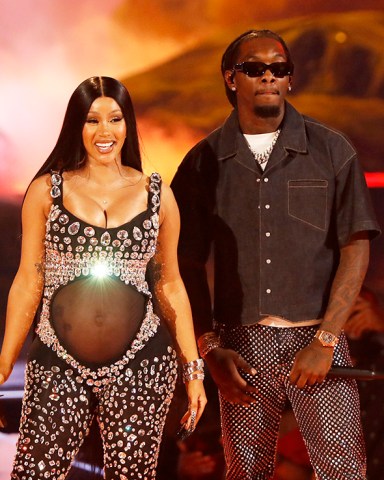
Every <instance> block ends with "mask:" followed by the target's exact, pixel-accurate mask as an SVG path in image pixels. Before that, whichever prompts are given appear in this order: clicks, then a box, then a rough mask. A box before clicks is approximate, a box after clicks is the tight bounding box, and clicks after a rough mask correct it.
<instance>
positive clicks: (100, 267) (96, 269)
mask: <svg viewBox="0 0 384 480" xmlns="http://www.w3.org/2000/svg"><path fill="white" fill-rule="evenodd" d="M91 274H92V275H93V276H94V277H96V278H105V277H107V276H108V266H107V264H106V263H103V262H99V263H96V264H95V265H94V266H93V267H92V270H91Z"/></svg>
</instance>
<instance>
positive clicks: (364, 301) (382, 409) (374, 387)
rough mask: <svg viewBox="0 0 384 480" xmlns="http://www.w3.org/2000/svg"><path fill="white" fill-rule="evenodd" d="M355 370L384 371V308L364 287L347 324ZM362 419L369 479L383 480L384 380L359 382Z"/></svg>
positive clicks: (346, 328) (346, 331)
mask: <svg viewBox="0 0 384 480" xmlns="http://www.w3.org/2000/svg"><path fill="white" fill-rule="evenodd" d="M345 333H346V335H347V338H348V343H349V346H350V351H351V356H352V361H353V364H354V365H355V367H356V368H363V369H369V370H375V371H380V372H383V371H384V308H383V307H382V305H381V303H380V302H379V300H378V298H377V297H376V295H375V294H374V293H373V292H372V291H371V290H369V289H368V288H366V287H363V288H362V290H361V292H360V295H359V296H358V297H357V300H356V303H355V305H354V307H353V309H352V312H351V315H350V317H349V319H348V321H347V323H346V324H345ZM358 387H359V393H360V404H361V417H362V423H363V432H364V437H365V445H366V451H367V478H368V480H382V478H383V472H384V441H383V439H384V393H383V392H384V385H383V381H381V380H379V381H359V382H358Z"/></svg>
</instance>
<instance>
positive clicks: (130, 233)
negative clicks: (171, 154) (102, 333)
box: [37, 173, 161, 389]
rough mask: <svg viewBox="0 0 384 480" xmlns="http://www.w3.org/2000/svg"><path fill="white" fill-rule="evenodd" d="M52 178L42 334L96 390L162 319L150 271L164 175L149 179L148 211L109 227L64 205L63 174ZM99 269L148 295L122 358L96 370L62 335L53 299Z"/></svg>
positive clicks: (46, 237) (144, 340)
mask: <svg viewBox="0 0 384 480" xmlns="http://www.w3.org/2000/svg"><path fill="white" fill-rule="evenodd" d="M51 183H52V189H51V196H52V197H53V204H52V207H51V209H50V212H49V216H48V220H47V223H46V236H45V247H46V256H45V288H44V293H43V303H42V311H41V315H40V321H39V324H38V327H37V334H38V336H39V338H40V339H41V341H42V342H43V343H44V344H45V345H47V346H48V347H50V348H51V349H52V350H54V351H55V352H56V353H57V355H58V356H59V357H61V358H62V359H63V360H65V361H66V362H67V363H68V364H69V365H71V366H72V367H74V368H76V370H78V372H79V374H80V376H81V377H82V378H83V379H85V380H86V382H87V384H88V385H94V386H95V387H96V389H97V387H100V386H102V385H104V384H105V383H108V382H109V380H110V378H111V377H113V376H114V375H116V373H118V372H119V370H122V369H123V368H124V366H125V365H126V364H127V363H128V362H129V360H131V359H132V358H134V356H135V353H136V352H137V351H138V350H140V349H141V348H142V347H143V346H144V344H145V343H146V341H147V340H148V339H149V337H151V336H153V335H154V334H155V332H156V330H157V327H158V324H159V319H158V317H157V316H156V315H155V314H154V312H153V306H152V301H151V298H152V294H151V292H150V291H149V289H148V284H147V281H146V270H147V265H148V262H149V260H150V259H151V258H152V257H153V255H154V253H155V250H156V242H157V236H158V230H159V213H158V210H159V206H160V186H161V178H160V176H159V175H158V174H156V173H154V174H152V175H151V177H150V179H149V194H148V206H147V209H146V210H145V211H143V212H141V213H140V214H138V215H137V216H136V217H134V218H133V219H132V220H131V221H129V222H127V223H125V224H123V225H122V226H120V227H116V228H108V229H106V228H102V227H97V226H92V225H89V224H87V223H86V222H84V221H82V220H80V219H79V218H77V217H75V216H74V215H73V214H72V213H71V212H69V211H68V210H67V209H66V208H65V207H64V205H63V200H62V184H63V179H62V177H61V175H59V174H58V173H53V174H52V175H51ZM100 268H102V271H103V272H104V274H105V275H106V276H107V277H109V278H111V279H114V280H118V281H120V282H123V283H124V284H125V285H128V286H130V287H133V288H134V289H135V290H136V291H137V292H139V293H140V294H142V295H144V297H145V298H146V302H145V303H146V305H145V315H144V319H143V320H142V322H141V325H140V327H139V329H138V331H137V333H136V335H135V338H134V339H133V341H132V342H131V343H130V345H129V348H127V350H126V351H125V353H124V354H123V355H122V356H121V357H120V358H119V359H118V360H117V361H115V362H113V363H110V364H107V365H102V366H98V368H96V369H93V368H90V367H89V366H87V365H84V364H83V363H82V362H80V361H79V360H78V358H76V357H75V356H74V355H73V354H71V352H69V351H68V348H66V347H65V346H64V345H63V344H62V342H61V341H60V340H59V338H58V335H57V332H56V330H55V328H54V327H53V324H52V321H51V317H52V308H51V307H52V305H51V304H52V302H53V298H54V296H55V294H56V293H57V292H58V291H59V290H60V289H62V288H63V287H65V286H68V285H70V284H71V283H73V282H75V281H77V280H79V279H82V280H84V279H86V278H87V277H92V275H94V274H95V272H97V271H100Z"/></svg>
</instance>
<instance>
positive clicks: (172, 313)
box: [154, 185, 207, 420]
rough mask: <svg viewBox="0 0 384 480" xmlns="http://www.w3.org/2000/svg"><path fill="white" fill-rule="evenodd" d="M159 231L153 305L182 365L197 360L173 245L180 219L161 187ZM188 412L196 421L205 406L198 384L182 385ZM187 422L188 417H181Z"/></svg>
mask: <svg viewBox="0 0 384 480" xmlns="http://www.w3.org/2000/svg"><path fill="white" fill-rule="evenodd" d="M161 198H162V200H161V210H160V229H159V236H158V244H157V251H156V255H155V259H154V269H155V272H154V283H155V297H156V300H155V301H156V303H157V305H158V307H159V308H160V310H161V313H162V315H163V317H164V319H165V320H166V322H167V324H168V327H169V329H170V331H171V334H172V336H173V338H174V340H175V342H176V348H177V350H178V354H179V357H180V359H181V361H182V362H183V363H188V362H191V361H193V360H196V359H197V358H198V352H197V346H196V340H195V334H194V328H193V322H192V313H191V307H190V304H189V300H188V296H187V293H186V290H185V287H184V283H183V281H182V279H181V276H180V272H179V267H178V261H177V243H178V238H179V231H180V216H179V210H178V207H177V204H176V200H175V198H174V196H173V193H172V191H171V189H170V188H169V187H168V186H166V185H163V186H162V192H161ZM186 388H187V394H188V397H189V401H190V411H192V410H195V412H196V414H197V415H196V419H197V420H198V419H199V418H200V416H201V414H202V413H203V410H204V407H205V404H206V402H207V400H206V396H205V392H204V387H203V383H202V381H201V380H192V381H189V382H186ZM187 418H188V413H187V414H186V415H185V416H184V417H183V419H184V420H186V419H187Z"/></svg>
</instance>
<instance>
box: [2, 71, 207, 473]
mask: <svg viewBox="0 0 384 480" xmlns="http://www.w3.org/2000/svg"><path fill="white" fill-rule="evenodd" d="M22 224H23V238H22V253H21V261H20V266H19V269H18V272H17V274H16V277H15V279H14V281H13V284H12V287H11V290H10V293H9V299H8V308H7V318H6V330H5V336H4V341H3V346H2V351H1V356H0V384H1V383H3V382H4V381H6V380H7V378H8V377H9V375H10V373H11V370H12V368H13V365H14V363H15V361H16V358H17V356H18V354H19V352H20V349H21V347H22V344H23V342H24V340H25V337H26V335H27V333H28V331H29V329H30V326H31V324H32V321H33V318H34V315H35V312H36V310H37V308H38V305H39V303H40V301H41V300H42V304H41V313H40V315H39V319H38V325H37V330H36V332H37V336H36V338H35V340H34V342H33V344H32V348H31V351H30V354H29V358H28V362H27V368H26V385H25V394H24V399H23V407H22V415H21V425H20V437H19V442H18V448H17V454H16V459H15V463H14V468H13V473H12V478H13V479H19V480H27V479H31V478H33V479H38V478H50V479H57V480H63V479H64V478H66V477H67V474H68V471H69V468H70V466H71V462H72V460H73V459H74V457H75V455H76V454H77V452H78V450H79V447H80V445H81V444H82V443H83V441H84V438H85V437H86V436H87V435H88V433H89V429H90V425H91V423H92V420H93V418H94V417H96V419H97V421H98V424H99V429H100V434H101V437H102V440H103V448H104V472H105V478H107V479H111V480H112V479H113V480H116V479H119V480H124V479H153V478H155V475H156V472H155V470H156V463H157V457H158V451H159V446H160V441H161V436H162V430H163V426H164V421H165V417H166V414H167V412H168V408H169V404H170V401H171V398H172V395H173V390H174V386H175V382H176V376H177V358H176V350H177V351H178V353H179V356H180V359H181V361H182V362H183V363H184V369H183V378H184V381H185V384H186V389H187V396H188V400H189V407H188V410H187V412H186V413H185V415H184V417H183V419H182V421H183V422H185V428H187V429H191V430H192V429H193V428H194V426H195V425H196V423H197V421H198V420H199V418H200V416H201V413H202V411H203V409H204V406H205V403H206V398H205V393H204V388H203V384H202V377H203V372H202V360H201V359H198V358H197V346H196V342H195V336H194V331H193V324H192V316H191V311H190V305H189V301H188V297H187V294H186V291H185V288H184V285H183V282H182V280H181V277H180V274H179V269H178V261H177V241H178V235H179V214H178V208H177V205H176V202H175V199H174V197H173V194H172V191H171V189H170V188H169V187H166V186H165V185H163V184H162V182H161V178H160V176H159V175H158V174H157V173H153V174H152V175H151V176H150V177H147V176H146V175H144V174H143V172H142V169H141V158H140V149H139V142H138V135H137V129H136V119H135V115H134V110H133V105H132V102H131V98H130V96H129V93H128V91H127V90H126V88H125V87H124V85H122V84H121V83H120V82H118V81H117V80H115V79H113V78H109V77H92V78H89V79H88V80H85V81H84V82H83V83H81V84H80V85H79V86H78V87H77V89H76V90H75V91H74V93H73V94H72V96H71V98H70V100H69V104H68V108H67V111H66V114H65V118H64V123H63V127H62V130H61V133H60V136H59V139H58V141H57V144H56V146H55V148H54V149H53V151H52V153H51V155H50V156H49V157H48V160H47V161H46V162H45V164H44V165H43V166H42V168H41V169H40V171H39V172H38V173H37V175H36V177H35V178H34V180H33V181H32V183H31V184H30V186H29V188H28V190H27V193H26V196H25V199H24V204H23V211H22ZM149 265H152V269H153V270H154V271H155V273H154V274H152V275H151V278H154V279H155V283H154V286H153V288H149V285H148V281H147V276H148V269H149ZM154 300H156V303H157V304H158V305H160V306H161V307H162V312H161V314H162V317H164V319H165V320H164V321H163V320H160V318H159V316H158V315H157V314H156V313H155V312H154V309H153V303H154ZM172 337H173V340H172ZM173 344H175V347H176V350H175V349H174V347H173Z"/></svg>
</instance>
